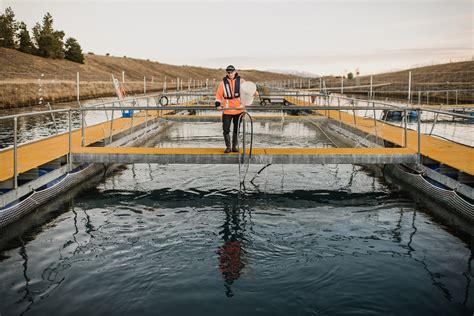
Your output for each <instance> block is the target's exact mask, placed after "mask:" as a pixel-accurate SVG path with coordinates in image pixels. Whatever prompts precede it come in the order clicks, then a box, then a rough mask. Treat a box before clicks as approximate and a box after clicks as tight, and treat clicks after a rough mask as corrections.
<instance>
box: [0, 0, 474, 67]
mask: <svg viewBox="0 0 474 316" xmlns="http://www.w3.org/2000/svg"><path fill="white" fill-rule="evenodd" d="M7 6H11V7H12V9H13V10H14V11H15V13H16V17H17V19H18V20H22V21H24V22H26V23H27V25H28V27H30V28H31V27H32V26H33V25H34V24H35V23H36V22H38V21H41V19H42V17H43V15H44V14H45V13H46V12H50V13H51V14H52V15H53V18H54V23H55V27H56V28H57V29H61V30H64V31H65V32H66V37H69V36H71V37H75V38H76V39H77V40H78V41H79V43H80V44H81V45H82V48H83V50H84V51H85V52H89V51H91V52H94V53H96V54H106V53H110V54H111V55H114V56H124V55H126V56H129V57H136V58H143V59H151V60H156V61H159V62H163V63H169V64H177V65H183V64H187V65H197V66H205V67H213V68H220V67H225V66H227V65H228V64H233V65H235V66H236V67H237V68H254V69H261V70H269V69H270V70H271V69H289V70H299V71H309V72H312V73H315V74H341V73H343V72H345V71H354V70H355V69H356V68H360V72H361V74H369V73H377V72H382V71H387V70H395V69H401V68H404V67H409V66H414V65H426V64H431V63H432V62H443V61H450V60H453V61H456V60H466V59H470V58H472V55H473V42H474V31H473V24H474V1H469V0H438V1H435V0H405V1H389V0H372V1H368V0H366V1H360V0H345V1H337V0H332V1H322V0H321V1H318V0H314V1H301V0H287V1H268V0H254V1H245V0H240V1H228V0H220V1H206V0H188V1H180V0H174V1H161V0H138V1H136V0H129V1H123V0H122V1H111V0H94V1H93V0H82V1H78V0H75V1H71V0H56V1H48V0H14V1H7V0H0V9H1V10H2V11H3V10H4V8H5V7H7Z"/></svg>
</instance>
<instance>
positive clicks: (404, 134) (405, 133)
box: [403, 109, 408, 148]
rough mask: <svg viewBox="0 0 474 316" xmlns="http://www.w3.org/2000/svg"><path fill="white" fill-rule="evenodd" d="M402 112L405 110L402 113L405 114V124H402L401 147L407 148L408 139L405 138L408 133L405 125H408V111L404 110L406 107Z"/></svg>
mask: <svg viewBox="0 0 474 316" xmlns="http://www.w3.org/2000/svg"><path fill="white" fill-rule="evenodd" d="M404 112H405V113H404V114H405V126H404V131H403V147H405V148H407V146H408V139H407V135H408V133H407V127H408V125H407V124H408V123H407V121H408V116H407V115H408V113H407V110H406V109H405V111H404Z"/></svg>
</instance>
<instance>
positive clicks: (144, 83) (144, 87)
mask: <svg viewBox="0 0 474 316" xmlns="http://www.w3.org/2000/svg"><path fill="white" fill-rule="evenodd" d="M143 94H146V76H144V77H143Z"/></svg>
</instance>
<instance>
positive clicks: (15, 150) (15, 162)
mask: <svg viewBox="0 0 474 316" xmlns="http://www.w3.org/2000/svg"><path fill="white" fill-rule="evenodd" d="M17 129H18V118H17V117H16V116H15V117H14V118H13V188H14V189H15V190H16V189H18V160H17V159H18V132H17Z"/></svg>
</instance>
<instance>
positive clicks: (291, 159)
mask: <svg viewBox="0 0 474 316" xmlns="http://www.w3.org/2000/svg"><path fill="white" fill-rule="evenodd" d="M249 154H250V152H249V150H248V149H247V150H246V155H239V154H237V153H231V154H225V153H224V151H223V149H222V148H138V147H116V148H112V147H81V148H74V149H73V151H72V161H73V162H74V163H84V162H89V163H159V164H236V163H238V161H239V157H244V160H245V161H246V162H247V159H246V158H248V157H249ZM416 159H417V157H416V152H415V151H414V150H412V149H408V148H254V149H253V150H252V159H251V160H250V162H251V163H253V164H401V163H415V162H416Z"/></svg>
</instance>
